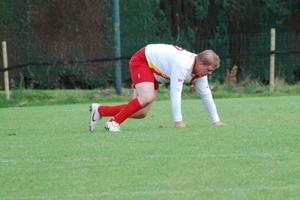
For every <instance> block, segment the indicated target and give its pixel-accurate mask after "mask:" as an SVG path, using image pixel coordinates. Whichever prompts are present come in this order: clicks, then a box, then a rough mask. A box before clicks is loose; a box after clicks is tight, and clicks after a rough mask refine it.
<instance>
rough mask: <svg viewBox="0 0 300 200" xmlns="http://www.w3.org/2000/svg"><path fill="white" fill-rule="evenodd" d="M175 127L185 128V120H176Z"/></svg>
mask: <svg viewBox="0 0 300 200" xmlns="http://www.w3.org/2000/svg"><path fill="white" fill-rule="evenodd" d="M174 127H175V128H185V124H184V123H183V121H180V122H175V125H174Z"/></svg>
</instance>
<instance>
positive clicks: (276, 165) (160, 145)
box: [0, 96, 300, 200]
mask: <svg viewBox="0 0 300 200" xmlns="http://www.w3.org/2000/svg"><path fill="white" fill-rule="evenodd" d="M215 101H216V104H217V106H218V110H219V114H220V116H221V119H222V121H223V122H225V123H227V124H228V126H227V127H214V126H212V124H211V122H210V119H209V117H208V114H207V113H206V110H205V109H204V107H203V105H202V103H201V101H200V100H183V102H182V103H183V105H182V106H183V115H184V119H185V123H186V125H187V127H186V128H185V129H175V128H173V121H172V115H171V109H170V102H169V101H156V102H155V103H154V104H153V107H152V109H151V111H150V113H149V115H148V116H147V118H145V119H142V120H134V119H129V120H127V121H126V122H125V123H124V124H122V132H120V133H110V132H106V131H105V130H104V128H103V127H104V124H105V122H106V120H107V119H103V120H102V121H100V122H99V124H98V126H97V129H96V131H95V132H89V131H88V119H89V112H88V106H89V104H86V103H84V104H73V105H52V106H31V107H12V108H2V109H0V116H1V120H0V127H1V129H0V185H1V187H0V200H4V199H172V200H173V199H222V200H223V199H230V200H232V199H244V200H247V199H255V200H257V199H263V200H265V199H272V200H273V199H299V196H300V173H299V172H300V153H299V152H300V145H299V144H300V123H299V122H300V115H299V113H300V104H299V102H300V97H299V96H285V97H264V98H255V97H253V98H231V99H216V100H215Z"/></svg>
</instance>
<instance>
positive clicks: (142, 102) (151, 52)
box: [90, 44, 225, 132]
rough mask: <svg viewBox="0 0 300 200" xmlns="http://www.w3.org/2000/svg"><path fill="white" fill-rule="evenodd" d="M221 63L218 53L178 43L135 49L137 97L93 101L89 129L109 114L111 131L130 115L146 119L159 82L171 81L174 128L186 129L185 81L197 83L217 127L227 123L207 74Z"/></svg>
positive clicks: (133, 70)
mask: <svg viewBox="0 0 300 200" xmlns="http://www.w3.org/2000/svg"><path fill="white" fill-rule="evenodd" d="M219 65H220V59H219V56H218V55H217V54H216V53H215V52H214V51H212V50H205V51H203V52H201V53H199V54H194V53H191V52H188V51H186V50H184V49H182V48H180V47H178V46H173V45H168V44H149V45H147V46H146V47H144V48H142V49H140V50H139V51H138V52H136V53H135V54H134V55H133V56H132V58H131V59H130V61H129V69H130V75H131V79H132V82H133V86H134V98H133V99H132V100H131V101H129V102H128V103H127V104H120V105H115V106H106V105H100V104H97V103H93V104H92V105H91V106H90V111H91V117H90V130H91V131H94V130H95V128H96V125H97V122H98V121H99V120H100V119H101V118H102V117H106V116H110V117H111V118H110V119H109V120H108V122H107V123H106V125H105V129H106V130H108V131H113V132H117V131H120V124H122V123H123V122H124V121H125V120H126V119H127V118H129V117H130V118H144V117H145V116H146V115H147V113H148V111H149V109H150V108H151V105H152V102H153V101H154V99H155V96H156V93H157V90H158V87H159V84H160V83H166V82H170V90H171V91H170V98H171V106H172V112H173V118H174V122H175V124H174V127H175V128H184V127H185V124H184V122H183V119H182V114H181V92H182V88H183V84H184V82H194V83H195V86H196V89H197V91H198V93H199V94H200V96H201V99H202V101H203V103H204V106H205V107H206V110H207V111H208V113H209V115H210V117H211V120H212V122H213V124H214V125H215V126H224V125H225V124H223V123H222V122H221V121H220V119H219V116H218V113H217V109H216V105H215V103H214V101H213V98H212V94H211V90H210V88H209V85H208V80H207V75H210V74H212V72H213V71H214V70H215V69H216V68H218V67H219Z"/></svg>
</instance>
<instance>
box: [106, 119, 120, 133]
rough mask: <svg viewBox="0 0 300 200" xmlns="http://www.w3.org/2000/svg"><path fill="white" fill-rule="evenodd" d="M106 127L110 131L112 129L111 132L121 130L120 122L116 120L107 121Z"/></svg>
mask: <svg viewBox="0 0 300 200" xmlns="http://www.w3.org/2000/svg"><path fill="white" fill-rule="evenodd" d="M105 129H106V130H108V131H111V132H119V131H121V130H120V129H121V128H120V124H118V123H117V122H115V121H111V122H110V121H108V122H106V124H105Z"/></svg>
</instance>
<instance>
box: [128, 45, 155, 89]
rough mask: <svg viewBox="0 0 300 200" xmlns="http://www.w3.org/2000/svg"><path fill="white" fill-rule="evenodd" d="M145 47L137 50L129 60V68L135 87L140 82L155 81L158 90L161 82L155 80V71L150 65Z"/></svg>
mask: <svg viewBox="0 0 300 200" xmlns="http://www.w3.org/2000/svg"><path fill="white" fill-rule="evenodd" d="M145 49H146V47H143V48H142V49H140V50H139V51H137V52H136V53H135V54H134V55H133V56H132V57H131V59H130V60H129V70H130V75H131V80H132V82H133V87H135V85H136V84H138V83H142V82H152V83H154V89H155V90H158V88H159V83H158V82H157V81H156V80H155V78H154V76H153V72H152V70H151V68H150V67H149V66H148V62H147V59H146V54H145Z"/></svg>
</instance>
